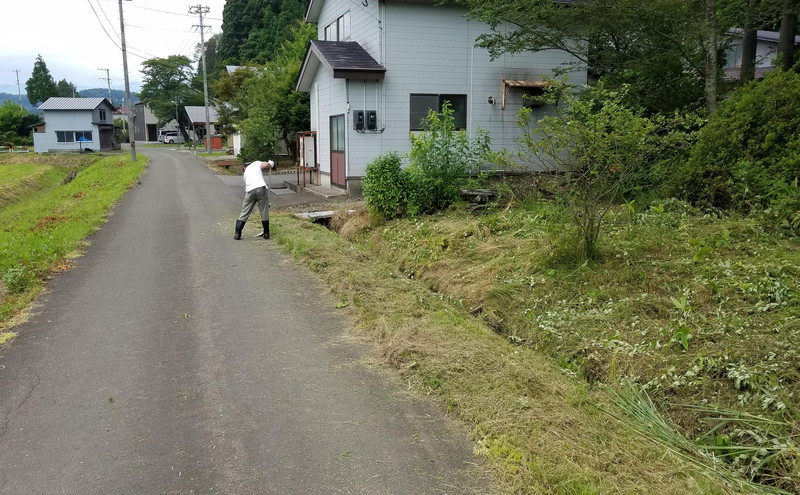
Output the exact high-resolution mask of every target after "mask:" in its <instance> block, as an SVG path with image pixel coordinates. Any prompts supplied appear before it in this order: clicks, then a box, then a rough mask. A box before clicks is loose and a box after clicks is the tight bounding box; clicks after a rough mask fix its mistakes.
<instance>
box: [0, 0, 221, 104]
mask: <svg viewBox="0 0 800 495" xmlns="http://www.w3.org/2000/svg"><path fill="white" fill-rule="evenodd" d="M7 3H9V5H4V16H3V17H4V21H3V27H2V29H1V30H0V92H6V93H16V92H17V84H16V74H15V73H14V70H15V69H19V70H20V72H19V82H20V86H21V88H22V92H23V93H24V92H25V81H27V80H28V78H29V77H30V75H31V70H32V69H33V64H34V62H35V61H36V56H37V55H38V54H41V55H42V58H43V59H44V61H45V63H46V64H47V68H48V69H49V70H50V73H51V74H52V76H53V78H54V79H55V80H56V81H59V80H61V79H66V80H68V81H71V82H73V83H75V85H77V86H78V89H86V88H98V87H100V88H102V87H106V81H105V80H103V79H101V78H105V77H106V73H105V71H99V70H98V69H101V68H102V69H106V68H107V69H109V70H110V76H111V86H112V88H114V89H124V76H123V70H122V51H121V50H120V48H119V46H120V45H121V43H120V41H119V31H120V24H119V2H118V0H15V1H13V2H7ZM122 4H123V10H124V16H125V25H126V27H125V38H126V42H127V45H128V74H129V77H130V81H131V90H132V91H136V90H138V89H139V86H140V84H141V78H142V75H141V73H140V72H139V70H140V69H141V62H143V61H144V60H145V59H148V58H153V57H167V56H169V55H187V56H189V57H190V58H193V57H194V49H195V46H196V44H197V43H199V42H200V33H199V31H198V30H197V29H194V28H193V27H192V26H193V25H196V24H198V23H199V22H198V16H197V15H190V14H189V13H188V12H189V7H190V5H202V6H208V7H209V8H210V9H211V10H210V11H209V12H208V14H206V19H205V21H204V24H206V25H207V26H210V28H211V30H210V32H209V31H208V30H206V39H208V37H209V36H211V35H212V34H219V33H220V26H221V25H222V9H223V7H224V5H225V0H206V1H203V2H196V3H191V2H184V1H181V0H161V1H158V0H132V1H128V0H124V1H123V2H122ZM92 7H94V10H93V9H92ZM103 27H105V31H106V32H107V33H108V35H107V34H106V32H104V30H103ZM109 37H110V38H109ZM112 40H113V42H112Z"/></svg>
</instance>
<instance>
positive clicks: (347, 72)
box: [296, 40, 386, 92]
mask: <svg viewBox="0 0 800 495" xmlns="http://www.w3.org/2000/svg"><path fill="white" fill-rule="evenodd" d="M320 64H322V65H324V66H325V67H326V68H327V69H328V71H329V72H330V73H331V75H332V76H333V77H334V78H335V79H383V78H384V75H385V74H386V67H384V66H382V65H381V64H379V63H378V62H377V61H376V60H375V59H374V58H372V55H370V54H369V53H368V52H367V51H366V50H365V49H364V48H363V47H362V46H361V45H359V44H358V43H356V42H355V41H319V40H314V41H312V42H311V43H309V45H308V49H307V50H306V56H305V58H304V59H303V65H302V66H301V67H300V73H299V74H298V76H297V83H296V88H297V90H298V91H305V92H308V91H310V81H311V79H313V77H314V74H315V73H316V72H317V69H318V68H319V66H320Z"/></svg>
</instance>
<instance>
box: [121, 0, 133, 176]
mask: <svg viewBox="0 0 800 495" xmlns="http://www.w3.org/2000/svg"><path fill="white" fill-rule="evenodd" d="M128 1H129V2H130V0H128ZM119 35H120V36H119V37H120V39H121V41H122V70H123V72H125V106H126V107H128V115H127V117H128V119H127V120H128V142H130V143H131V161H133V162H135V161H136V139H134V137H133V126H131V112H132V111H133V109H132V108H131V85H130V81H129V80H128V52H127V51H126V50H125V19H124V18H123V16H122V0H119Z"/></svg>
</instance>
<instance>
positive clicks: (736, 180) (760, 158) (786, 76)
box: [668, 70, 800, 212]
mask: <svg viewBox="0 0 800 495" xmlns="http://www.w3.org/2000/svg"><path fill="white" fill-rule="evenodd" d="M798 101H800V74H796V73H793V72H783V71H780V70H778V71H775V72H774V73H771V74H768V75H767V76H766V77H765V78H764V80H763V81H761V82H758V81H753V82H751V83H750V84H748V85H747V86H745V87H743V88H741V89H739V90H737V91H735V92H734V93H733V94H732V95H731V97H730V98H729V99H728V100H726V101H725V102H723V103H722V105H721V106H720V109H719V111H718V112H717V113H716V114H715V115H713V116H712V117H711V119H710V121H709V123H708V125H706V126H705V127H704V128H703V129H702V130H701V131H700V132H699V135H698V138H697V144H696V145H695V147H694V148H693V149H692V152H691V156H690V158H689V159H688V160H687V161H686V162H685V163H684V164H682V166H681V167H679V168H678V169H677V170H676V171H675V173H674V174H673V177H672V180H671V181H670V183H669V190H668V192H669V193H672V194H675V195H679V196H682V197H684V198H685V199H688V200H689V201H691V202H692V203H694V204H696V205H700V206H703V207H713V208H725V209H735V210H739V211H743V212H747V211H750V210H752V209H754V208H756V209H758V208H764V207H768V206H771V205H774V204H775V203H776V202H781V201H783V197H784V196H787V195H795V196H797V188H796V186H795V187H791V184H792V183H793V182H795V181H797V180H798V178H800V151H798V150H800V130H799V129H800V106H798V104H797V102H798ZM798 203H800V201H798ZM797 208H798V209H800V204H798V205H797Z"/></svg>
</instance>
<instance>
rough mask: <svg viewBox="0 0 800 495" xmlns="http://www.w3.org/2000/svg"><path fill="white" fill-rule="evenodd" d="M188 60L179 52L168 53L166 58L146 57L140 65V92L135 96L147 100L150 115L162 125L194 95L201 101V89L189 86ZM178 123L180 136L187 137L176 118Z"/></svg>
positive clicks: (180, 111)
mask: <svg viewBox="0 0 800 495" xmlns="http://www.w3.org/2000/svg"><path fill="white" fill-rule="evenodd" d="M191 64H192V61H191V60H189V58H188V57H185V56H183V55H170V56H169V57H167V58H153V59H150V60H146V61H145V62H144V63H143V64H142V66H143V68H142V74H144V78H143V79H142V91H141V92H140V93H139V98H140V99H141V100H142V101H145V102H147V104H148V105H149V107H150V109H151V110H152V111H153V114H154V115H155V116H156V117H157V118H158V121H159V124H160V125H163V124H165V123H167V122H169V121H170V120H172V119H174V118H175V115H176V114H178V115H182V114H184V113H185V112H184V111H183V107H184V106H185V105H187V104H191V103H195V102H196V101H197V100H198V98H199V100H200V102H201V103H200V104H202V99H203V97H202V92H201V93H200V95H199V96H198V95H197V90H193V89H192V86H191V82H192V78H193V74H194V73H193V70H192V65H191ZM178 126H179V128H180V130H181V134H183V136H184V138H186V139H187V140H188V134H187V132H186V126H185V123H184V122H183V119H178Z"/></svg>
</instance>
